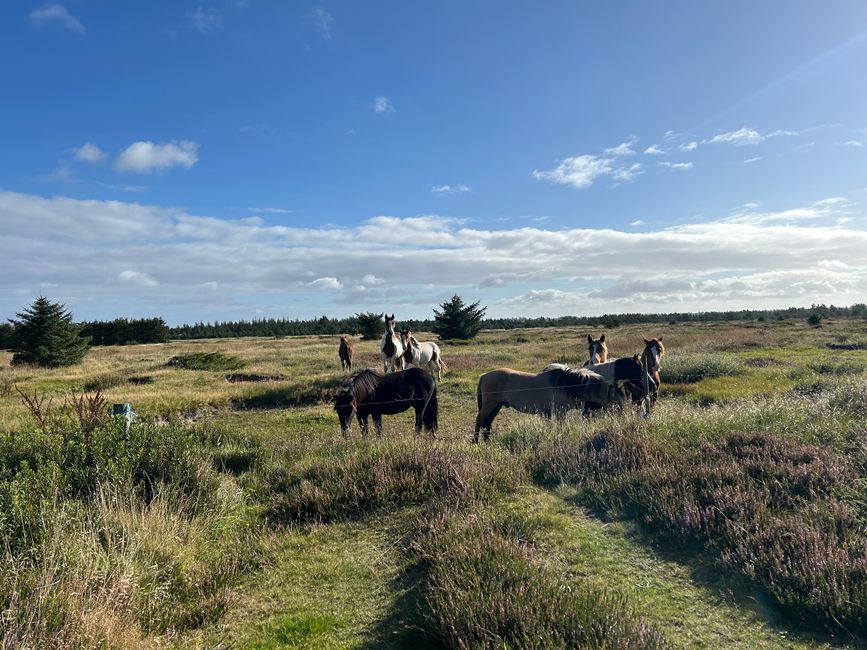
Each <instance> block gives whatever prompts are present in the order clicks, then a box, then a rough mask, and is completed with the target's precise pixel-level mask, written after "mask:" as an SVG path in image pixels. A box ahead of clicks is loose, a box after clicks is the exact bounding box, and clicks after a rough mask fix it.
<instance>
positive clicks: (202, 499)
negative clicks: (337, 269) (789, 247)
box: [0, 319, 867, 649]
mask: <svg viewBox="0 0 867 650" xmlns="http://www.w3.org/2000/svg"><path fill="white" fill-rule="evenodd" d="M599 333H600V332H599V331H589V330H582V329H579V328H562V329H557V328H551V329H521V330H508V331H483V332H482V333H481V334H480V335H479V336H478V337H477V338H476V339H474V340H472V341H469V342H449V341H444V342H440V347H441V349H442V354H443V359H444V361H445V362H446V364H447V366H448V371H447V372H446V374H445V376H444V380H443V382H442V384H441V385H440V387H439V405H440V413H439V423H440V427H439V430H438V431H437V436H436V439H429V438H428V437H427V436H425V435H415V434H414V433H413V415H412V411H411V410H410V411H408V412H406V413H404V414H401V415H397V416H387V417H386V418H385V419H384V429H383V435H382V437H381V438H380V439H377V438H376V437H373V436H371V437H369V438H366V439H363V438H361V436H360V432H359V430H358V427H357V425H355V426H353V428H352V429H351V431H350V433H349V435H348V436H346V437H344V436H343V435H342V434H341V432H340V429H339V427H338V423H337V417H336V415H335V413H334V411H333V409H332V401H331V400H332V395H333V394H334V392H335V391H336V390H338V389H339V388H340V386H341V385H342V383H343V382H344V381H345V380H346V379H347V378H348V373H343V372H341V370H340V362H339V359H338V356H337V350H338V337H336V336H333V337H332V336H327V337H315V336H310V337H287V338H243V339H220V340H204V341H194V342H172V343H168V344H161V345H135V346H123V347H99V348H93V349H92V350H91V351H90V352H89V354H88V355H87V357H86V358H85V361H84V362H83V363H82V364H80V365H78V366H74V367H71V368H61V369H54V370H45V369H36V368H27V367H12V366H10V363H9V362H10V358H11V355H10V354H8V353H6V352H0V536H2V542H3V543H2V544H0V638H2V643H0V646H2V647H34V648H35V647H55V648H78V647H104V648H114V647H117V648H130V647H163V646H168V647H178V648H198V647H202V648H215V647H216V648H235V647H239V648H263V649H264V648H409V647H412V648H439V647H452V648H525V647H532V648H560V647H605V648H663V647H670V648H706V647H724V648H780V647H784V648H855V647H861V646H862V645H863V644H864V643H865V641H867V321H864V320H856V319H840V320H830V321H823V322H822V323H821V325H820V326H818V327H815V326H810V325H808V324H807V323H806V322H804V321H800V320H798V321H794V320H779V321H746V322H725V323H722V322H720V323H683V324H678V323H672V324H668V325H662V326H638V325H628V326H621V327H615V328H610V329H606V330H605V335H606V341H607V342H608V345H609V351H610V355H611V356H612V357H617V356H625V355H632V354H635V353H638V352H640V351H641V349H642V336H647V337H659V336H662V337H663V340H664V344H665V346H666V354H665V356H664V358H663V359H662V371H661V376H662V388H661V391H660V399H659V401H658V403H657V405H656V407H655V409H654V410H653V412H652V413H651V415H650V417H649V418H647V419H640V418H639V417H638V416H637V415H636V414H634V413H631V412H630V413H626V414H619V413H607V414H602V415H600V416H597V417H593V418H589V419H587V418H582V417H581V416H580V415H579V414H578V413H577V412H576V413H572V414H569V415H568V416H567V417H566V418H565V419H564V420H562V421H550V420H547V419H543V418H541V417H535V416H530V415H522V414H518V413H515V412H514V411H510V410H508V409H504V410H503V411H501V413H500V415H499V416H498V417H497V419H496V421H495V423H494V429H493V434H492V436H491V441H490V442H489V443H488V444H482V445H473V444H471V437H472V431H473V425H474V420H475V415H476V397H475V389H476V382H477V379H478V376H479V375H480V374H482V373H484V372H486V371H488V370H492V369H494V368H500V367H511V368H514V369H518V370H524V371H532V372H536V371H538V370H539V369H541V368H542V367H543V366H544V365H546V364H547V363H550V362H553V361H563V362H567V363H571V364H574V365H581V364H583V362H584V361H585V360H586V337H587V334H593V335H594V336H598V334H599ZM416 336H417V337H418V338H419V339H420V340H433V337H432V335H430V334H424V333H417V334H416ZM354 344H355V365H356V366H357V367H358V368H362V367H379V368H380V370H381V364H380V361H379V344H378V342H377V341H374V342H368V341H355V342H354ZM97 394H98V396H99V399H98V400H96V401H94V396H96V395H97ZM81 396H85V398H90V402H88V401H87V399H85V401H84V402H81V401H76V400H77V399H79V398H80V397H81ZM27 402H29V404H30V405H29V406H28V404H27ZM114 403H130V404H131V405H132V407H133V409H134V410H135V412H136V413H137V414H138V419H137V420H136V422H135V423H134V424H133V425H132V427H131V428H130V430H129V432H126V431H125V430H124V427H123V423H122V422H121V421H118V420H112V419H111V418H110V417H106V416H105V415H104V414H105V412H106V411H107V409H108V406H110V405H111V404H114Z"/></svg>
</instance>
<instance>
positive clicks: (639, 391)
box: [584, 354, 655, 413]
mask: <svg viewBox="0 0 867 650" xmlns="http://www.w3.org/2000/svg"><path fill="white" fill-rule="evenodd" d="M584 367H585V368H586V369H587V370H592V371H593V372H596V373H599V374H600V375H601V376H602V377H603V378H604V379H605V380H606V381H608V382H610V383H612V384H616V385H618V386H622V387H623V389H624V390H625V391H626V393H627V394H628V396H629V397H630V399H631V401H632V403H633V405H638V404H641V403H642V402H643V401H644V400H645V398H647V397H648V396H649V395H650V394H652V392H653V390H654V388H655V383H654V381H653V379H652V378H650V377H647V373H646V372H645V369H644V367H643V366H642V365H641V357H640V356H639V355H637V354H636V355H635V356H632V357H622V358H620V359H612V360H611V361H606V362H605V363H597V364H593V365H587V366H584ZM645 379H647V381H646V380H645ZM603 406H604V404H600V403H596V402H593V401H592V400H588V401H587V403H586V404H585V413H587V412H589V411H594V410H598V409H600V408H602V407H603ZM648 411H649V408H648V409H646V411H645V413H646V412H648Z"/></svg>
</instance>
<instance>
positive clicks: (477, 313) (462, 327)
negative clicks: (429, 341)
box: [432, 295, 487, 339]
mask: <svg viewBox="0 0 867 650" xmlns="http://www.w3.org/2000/svg"><path fill="white" fill-rule="evenodd" d="M440 309H441V310H442V311H437V310H436V309H434V310H433V312H434V325H433V328H432V329H433V331H434V333H435V334H437V335H438V336H439V337H440V338H441V339H471V338H473V337H475V335H476V334H478V333H479V330H480V329H482V316H484V315H485V311H486V310H487V307H479V302H478V301H476V302H474V303H473V304H471V305H464V301H463V300H461V297H460V296H458V295H455V296H452V299H451V300H450V301H448V302H444V303H443V304H441V305H440Z"/></svg>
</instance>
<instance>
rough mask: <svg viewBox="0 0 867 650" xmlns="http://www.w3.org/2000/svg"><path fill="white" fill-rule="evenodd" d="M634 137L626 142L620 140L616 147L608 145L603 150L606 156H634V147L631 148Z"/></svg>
mask: <svg viewBox="0 0 867 650" xmlns="http://www.w3.org/2000/svg"><path fill="white" fill-rule="evenodd" d="M635 142H636V141H635V140H634V139H630V140H628V141H627V142H621V143H620V144H619V145H617V146H616V147H609V148H608V149H606V150H605V151H604V153H605V155H606V156H634V155H635V149H633V148H632V145H634V144H635Z"/></svg>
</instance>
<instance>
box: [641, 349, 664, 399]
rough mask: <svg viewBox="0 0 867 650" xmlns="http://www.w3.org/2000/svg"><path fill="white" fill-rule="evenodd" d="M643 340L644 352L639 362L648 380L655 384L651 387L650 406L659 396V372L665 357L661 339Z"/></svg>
mask: <svg viewBox="0 0 867 650" xmlns="http://www.w3.org/2000/svg"><path fill="white" fill-rule="evenodd" d="M641 338H642V339H644V351H643V352H642V353H641V362H642V365H643V366H644V368H645V370H646V371H647V374H648V375H649V376H650V379H652V380H653V382H654V383H655V384H656V386H655V387H651V396H650V405H651V406H653V405H654V404H655V403H656V398H657V397H658V396H659V385H660V383H659V371H660V369H661V368H662V357H664V356H665V346H664V345H663V344H662V337H661V336H660V337H659V338H658V339H646V338H644V337H643V336H642V337H641Z"/></svg>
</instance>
